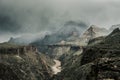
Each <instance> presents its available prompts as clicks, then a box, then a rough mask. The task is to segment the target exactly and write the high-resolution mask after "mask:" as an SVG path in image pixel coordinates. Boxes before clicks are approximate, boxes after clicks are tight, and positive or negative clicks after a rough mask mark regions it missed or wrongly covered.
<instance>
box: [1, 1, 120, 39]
mask: <svg viewBox="0 0 120 80" xmlns="http://www.w3.org/2000/svg"><path fill="white" fill-rule="evenodd" d="M119 2H120V1H119V0H89V1H88V0H19V1H18V0H0V34H1V35H0V37H1V38H0V41H4V40H6V39H8V38H9V37H11V36H14V37H16V36H17V37H18V36H21V35H23V34H32V35H36V34H39V33H41V32H44V31H48V32H54V31H57V30H59V29H60V28H61V27H63V25H64V24H65V23H66V22H68V21H71V20H72V21H77V22H81V21H82V22H84V23H85V24H87V25H88V26H90V25H93V24H94V25H98V26H100V27H105V28H109V27H111V25H113V24H119V23H120V16H119V13H120V10H119V9H120V3H119ZM85 28H86V27H85ZM81 29H83V28H81Z"/></svg>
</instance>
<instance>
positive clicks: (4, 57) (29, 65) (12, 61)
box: [0, 43, 54, 80]
mask: <svg viewBox="0 0 120 80" xmlns="http://www.w3.org/2000/svg"><path fill="white" fill-rule="evenodd" d="M53 64H54V62H53V61H52V59H50V58H49V57H47V56H46V55H44V54H42V53H40V52H38V50H37V48H35V47H33V46H19V45H15V44H11V43H2V44H0V79H1V80H50V77H51V76H52V75H53V73H52V70H51V66H52V65H53Z"/></svg>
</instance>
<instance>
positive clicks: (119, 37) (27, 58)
mask: <svg viewBox="0 0 120 80" xmlns="http://www.w3.org/2000/svg"><path fill="white" fill-rule="evenodd" d="M99 30H100V31H99ZM98 31H99V32H100V33H101V32H102V31H103V29H99V28H96V27H90V28H88V29H87V30H86V31H85V32H84V33H83V35H82V36H81V37H78V36H77V37H76V35H73V33H74V34H77V33H76V32H70V33H71V34H70V33H69V34H70V35H69V36H67V37H64V38H63V40H62V41H59V40H56V41H55V42H54V41H53V42H52V44H50V43H49V42H48V43H44V42H43V41H46V40H47V41H49V39H50V40H51V39H52V38H53V35H49V37H47V39H46V37H45V38H44V39H43V40H41V39H40V40H37V41H35V42H32V43H30V44H29V45H23V44H21V45H20V44H16V40H15V43H14V40H12V42H11V41H8V42H5V43H1V44H0V65H1V66H0V79H2V80H7V79H10V80H16V79H17V80H108V79H110V80H111V79H113V80H119V79H120V77H119V75H120V72H119V69H120V68H119V66H120V65H119V63H120V62H119V61H120V59H119V58H120V55H119V53H120V50H119V49H120V43H119V42H120V30H119V28H116V29H114V30H113V31H112V32H111V33H110V34H106V35H104V36H103V34H101V36H99V35H100V34H99V33H98ZM98 34H99V35H98ZM66 35H67V34H66ZM54 36H55V35H54ZM57 36H58V35H57ZM51 37H52V38H51ZM71 37H74V40H73V38H71ZM66 38H67V39H66ZM68 38H69V40H68ZM85 40H86V41H85ZM75 42H77V44H76V43H75ZM53 43H54V44H53ZM9 74H11V75H9ZM5 76H8V77H5Z"/></svg>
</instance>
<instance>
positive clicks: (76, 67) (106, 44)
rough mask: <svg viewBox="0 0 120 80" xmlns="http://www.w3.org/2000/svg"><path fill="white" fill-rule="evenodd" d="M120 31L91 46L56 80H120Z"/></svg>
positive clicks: (55, 77)
mask: <svg viewBox="0 0 120 80" xmlns="http://www.w3.org/2000/svg"><path fill="white" fill-rule="evenodd" d="M119 53H120V30H119V29H118V28H117V29H115V30H114V31H113V32H112V33H111V34H109V35H108V36H107V37H105V38H103V39H102V40H101V42H100V43H96V44H94V45H89V46H88V47H86V48H85V49H84V51H83V53H82V54H81V55H79V56H77V57H76V58H75V60H74V61H71V64H69V65H67V66H66V67H65V68H64V69H63V70H62V72H61V73H60V74H58V75H57V76H54V80H62V79H63V80H120V55H119Z"/></svg>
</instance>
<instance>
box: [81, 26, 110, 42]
mask: <svg viewBox="0 0 120 80" xmlns="http://www.w3.org/2000/svg"><path fill="white" fill-rule="evenodd" d="M108 33H109V31H108V30H107V29H105V28H100V27H97V26H95V25H91V26H90V27H89V28H88V29H87V30H86V31H85V32H84V33H83V35H81V40H82V41H83V42H84V43H88V42H89V40H91V39H93V38H96V37H100V36H105V35H107V34H108Z"/></svg>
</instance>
